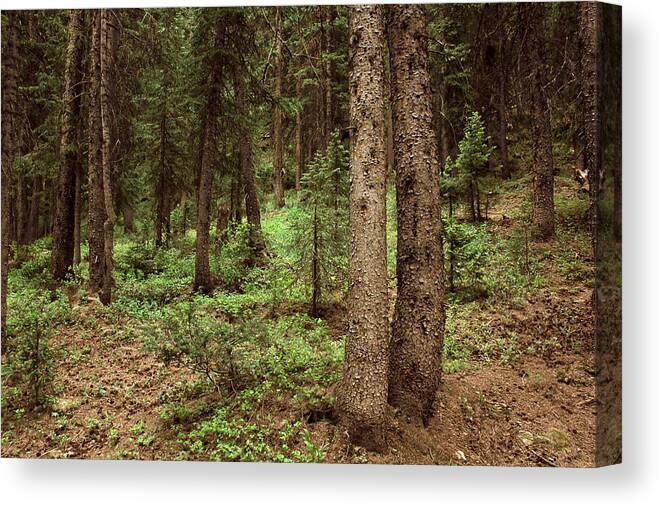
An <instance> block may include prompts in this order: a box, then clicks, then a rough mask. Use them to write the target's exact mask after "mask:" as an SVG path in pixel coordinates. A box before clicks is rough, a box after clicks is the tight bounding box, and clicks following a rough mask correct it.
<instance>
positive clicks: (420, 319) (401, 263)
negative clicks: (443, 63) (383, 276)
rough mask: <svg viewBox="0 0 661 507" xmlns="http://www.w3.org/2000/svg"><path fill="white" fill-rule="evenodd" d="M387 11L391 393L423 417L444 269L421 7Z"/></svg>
mask: <svg viewBox="0 0 661 507" xmlns="http://www.w3.org/2000/svg"><path fill="white" fill-rule="evenodd" d="M387 12H388V42H389V50H390V71H391V76H392V77H391V82H392V104H393V126H394V138H395V142H394V146H395V169H396V187H397V303H396V305H395V317H394V321H393V324H392V341H391V344H390V347H391V350H390V364H389V393H388V399H389V402H390V403H391V404H392V405H393V406H395V407H398V408H399V409H400V410H401V411H402V412H403V413H404V414H405V415H407V416H408V417H410V418H412V419H413V420H416V421H421V422H422V423H424V424H426V423H427V421H428V420H429V417H430V416H431V414H432V405H433V402H434V399H435V396H436V390H437V389H438V386H439V384H440V381H441V353H442V350H443V333H444V327H445V307H444V296H445V294H444V292H445V289H444V279H445V276H444V273H443V269H444V268H443V245H442V224H441V208H440V182H439V178H438V161H437V154H436V141H435V136H434V128H433V120H432V105H431V86H430V77H429V56H428V52H427V45H426V29H425V13H424V10H423V8H422V7H421V6H420V5H400V6H389V7H388V11H387Z"/></svg>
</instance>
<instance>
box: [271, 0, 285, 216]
mask: <svg viewBox="0 0 661 507" xmlns="http://www.w3.org/2000/svg"><path fill="white" fill-rule="evenodd" d="M275 22H276V40H275V90H274V95H275V98H276V100H277V99H280V97H282V81H283V79H284V61H283V58H284V57H283V52H282V26H281V25H282V12H281V7H276V21H275ZM283 136H284V132H283V128H282V109H281V108H280V104H277V103H276V104H274V106H273V204H274V206H275V207H276V208H282V207H283V206H284V205H285V187H284V166H283V150H284V147H283V144H284V138H283Z"/></svg>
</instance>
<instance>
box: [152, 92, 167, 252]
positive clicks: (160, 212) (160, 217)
mask: <svg viewBox="0 0 661 507" xmlns="http://www.w3.org/2000/svg"><path fill="white" fill-rule="evenodd" d="M166 104H167V103H166ZM166 115H167V105H164V106H163V114H162V116H161V121H160V127H159V129H160V138H159V158H158V180H157V182H156V224H155V225H156V231H155V232H156V246H157V247H159V248H160V247H161V246H163V232H164V231H163V227H164V225H165V213H166V209H167V207H168V204H167V200H168V198H169V191H170V188H169V184H168V183H169V178H168V175H167V167H166V160H165V145H166V143H167V142H168V132H167V123H166V122H167V116H166Z"/></svg>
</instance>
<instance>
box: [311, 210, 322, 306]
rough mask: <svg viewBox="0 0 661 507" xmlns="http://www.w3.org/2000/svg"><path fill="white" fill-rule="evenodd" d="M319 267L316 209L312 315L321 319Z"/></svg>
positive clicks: (313, 243)
mask: <svg viewBox="0 0 661 507" xmlns="http://www.w3.org/2000/svg"><path fill="white" fill-rule="evenodd" d="M319 268H320V266H319V215H318V214H317V207H316V206H315V207H314V215H313V217H312V273H311V274H312V302H311V305H310V306H311V308H310V314H311V315H312V317H319V299H320V298H321V277H320V269H319Z"/></svg>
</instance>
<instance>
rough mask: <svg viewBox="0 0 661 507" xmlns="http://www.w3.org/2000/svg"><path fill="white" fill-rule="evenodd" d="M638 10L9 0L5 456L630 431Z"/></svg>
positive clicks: (549, 451)
mask: <svg viewBox="0 0 661 507" xmlns="http://www.w3.org/2000/svg"><path fill="white" fill-rule="evenodd" d="M621 107H622V106H621V10H620V8H619V7H617V6H612V5H604V4H598V3H594V2H582V3H572V2H562V3H489V4H429V5H420V4H407V5H378V4H372V5H366V6H340V5H324V6H296V7H292V6H278V7H251V8H194V7H186V8H167V9H165V8H163V9H140V8H132V9H96V10H92V9H79V10H39V11H37V10H22V11H21V10H14V11H3V12H2V440H1V449H2V456H3V457H22V458H92V459H140V460H211V461H269V462H314V463H317V462H325V463H391V464H446V465H519V466H552V467H559V466H572V467H582V466H589V467H590V466H598V465H603V464H608V463H614V462H618V461H619V460H620V459H621V431H622V430H621V412H620V410H621V409H620V405H621V352H620V351H621V237H622V221H621V214H622V185H621V181H622V171H621V157H622V144H621Z"/></svg>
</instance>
